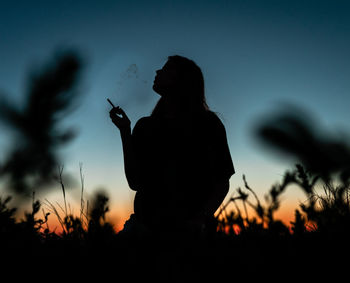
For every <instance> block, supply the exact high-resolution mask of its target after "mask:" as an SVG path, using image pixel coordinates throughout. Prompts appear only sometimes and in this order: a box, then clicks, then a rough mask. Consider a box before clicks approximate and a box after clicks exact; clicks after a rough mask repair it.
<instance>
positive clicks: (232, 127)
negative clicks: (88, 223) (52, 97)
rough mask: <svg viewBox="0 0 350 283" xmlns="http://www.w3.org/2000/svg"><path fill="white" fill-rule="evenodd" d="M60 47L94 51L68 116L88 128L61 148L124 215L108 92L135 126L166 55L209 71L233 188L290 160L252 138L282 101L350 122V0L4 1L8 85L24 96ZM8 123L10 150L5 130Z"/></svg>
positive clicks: (0, 76) (126, 193)
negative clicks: (31, 76)
mask: <svg viewBox="0 0 350 283" xmlns="http://www.w3.org/2000/svg"><path fill="white" fill-rule="evenodd" d="M62 47H74V48H76V49H78V50H80V51H81V52H82V54H83V56H84V58H85V59H86V62H85V68H84V70H83V78H82V81H81V84H80V88H81V92H82V93H83V99H82V102H81V105H80V107H79V108H78V109H77V110H76V112H75V113H73V114H72V115H71V116H69V117H67V120H65V122H64V123H65V124H66V125H68V126H69V125H72V126H75V127H76V128H77V129H78V130H79V136H78V138H76V139H75V140H74V142H72V143H71V144H70V145H69V146H68V147H67V148H65V149H64V150H63V154H64V157H65V170H67V171H68V172H70V173H72V174H73V175H75V176H76V178H77V179H78V178H79V162H82V163H83V169H84V175H85V186H86V191H87V194H88V193H91V192H92V191H93V190H94V189H96V188H98V187H103V188H105V190H106V191H107V192H108V193H109V195H110V198H111V211H112V214H113V215H118V216H119V222H123V221H124V220H125V218H126V217H127V216H128V214H130V213H131V212H132V202H133V196H134V194H133V193H132V192H131V191H130V190H129V189H128V186H127V183H126V180H125V177H124V172H123V163H122V161H123V160H122V151H121V141H120V137H119V132H118V130H117V129H116V128H115V127H114V125H112V124H111V122H110V121H109V117H108V110H109V109H110V107H109V105H108V104H107V102H106V98H107V97H109V98H110V99H111V100H112V101H113V102H114V103H115V104H116V105H118V104H119V105H120V106H121V107H123V108H124V110H125V111H126V112H127V114H128V115H129V117H130V119H131V120H132V125H134V124H135V122H136V121H137V119H139V118H140V117H142V116H145V115H148V114H149V113H150V111H151V110H152V108H153V106H154V105H155V103H156V101H157V100H158V96H157V94H156V93H154V92H153V91H152V82H153V79H154V75H155V71H156V70H157V69H158V68H161V67H162V65H163V64H164V63H165V61H166V58H167V56H169V55H174V54H179V55H183V56H186V57H188V58H190V59H193V60H194V61H195V62H196V63H197V64H198V65H199V66H200V67H201V69H202V71H203V74H204V78H205V84H206V96H207V100H208V104H209V106H210V107H211V108H212V110H214V111H217V112H219V113H220V117H221V118H222V120H223V122H224V124H225V126H226V130H227V136H228V142H229V146H230V149H231V155H232V158H233V161H234V164H235V167H236V174H235V175H234V176H233V177H232V178H231V180H230V182H231V189H230V190H231V192H233V191H234V190H235V188H237V187H238V186H242V185H243V182H242V174H246V176H247V179H248V182H249V183H250V185H251V187H252V188H254V189H255V190H256V191H257V192H258V194H259V195H261V196H263V194H264V193H265V192H267V190H268V189H269V187H270V185H271V184H272V183H274V182H276V181H279V180H280V179H281V176H282V175H283V173H284V171H285V169H287V168H291V164H289V163H287V162H285V161H283V160H281V159H279V158H277V157H276V156H274V155H271V153H270V152H266V151H265V150H264V149H263V148H262V147H260V146H258V145H257V143H256V142H255V140H254V138H253V136H252V134H251V131H252V126H253V125H254V122H256V121H257V120H258V119H260V118H261V117H263V116H264V115H266V114H268V113H270V112H271V111H275V110H277V109H278V108H279V107H281V105H280V103H281V102H286V101H287V102H292V103H296V104H297V105H301V106H303V107H305V108H306V109H307V110H310V111H311V112H312V113H313V114H315V116H316V117H317V118H318V119H319V120H320V122H321V123H322V124H323V125H324V126H325V127H326V129H329V130H332V131H334V129H335V130H336V131H337V130H343V131H346V132H349V130H350V129H349V127H350V126H349V125H348V124H347V122H348V121H349V120H350V111H349V105H350V95H349V93H350V92H349V90H350V80H349V78H350V56H349V50H350V48H349V47H350V2H349V1H337V0H328V1H321V0H317V1H316V0H310V1H305V0H304V1H300V0H293V1H277V0H275V1H272V0H264V1H259V0H255V1H249V0H246V1H243V0H239V1H234V0H231V1H222V0H216V1H191V0H184V1H168V0H165V1H160V0H159V1H138V0H134V1H103V0H99V1H86V0H85V1H63V0H60V1H4V0H3V1H1V2H0V91H1V93H5V94H6V95H8V96H11V98H12V99H13V100H14V101H16V102H18V103H21V99H23V94H24V92H25V89H26V78H27V75H28V73H29V71H30V70H31V69H32V68H33V67H35V66H40V64H42V63H45V62H46V61H47V60H48V59H50V56H51V55H52V54H53V52H54V51H55V50H57V48H62ZM2 95H3V94H2ZM1 130H2V132H1V136H0V146H1V147H2V148H4V147H5V148H6V146H7V145H8V135H7V133H6V132H4V129H3V128H1ZM3 156H4V152H1V153H0V158H3ZM56 191H57V194H58V193H59V190H58V189H57V190H56ZM71 192H72V200H71V202H72V204H73V205H74V203H75V202H76V203H79V201H78V195H79V190H78V188H76V189H74V190H73V189H72V191H71ZM231 192H230V194H231ZM57 197H58V196H55V193H53V194H52V195H51V196H48V198H49V199H55V198H57ZM59 197H61V196H59ZM298 200H303V195H302V194H300V192H299V191H298V190H296V189H291V190H290V191H289V192H287V193H286V195H285V196H284V202H283V203H282V206H283V204H285V206H286V207H293V205H294V204H295V206H296V204H297V201H298ZM291 214H293V211H291Z"/></svg>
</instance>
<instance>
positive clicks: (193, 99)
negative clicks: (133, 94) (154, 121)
mask: <svg viewBox="0 0 350 283" xmlns="http://www.w3.org/2000/svg"><path fill="white" fill-rule="evenodd" d="M156 73H157V75H156V77H155V79H154V84H153V90H154V91H155V92H157V93H158V94H159V95H160V96H161V97H162V99H168V98H169V99H171V100H173V101H176V102H179V103H181V104H182V105H185V106H191V108H193V107H195V108H203V109H206V110H207V109H208V106H207V104H206V101H205V94H204V79H203V74H202V71H201V69H200V68H199V67H198V66H197V64H196V63H195V62H193V61H192V60H190V59H187V58H185V57H182V56H179V55H174V56H169V57H168V61H167V62H166V64H165V65H164V66H163V68H162V69H160V70H157V71H156Z"/></svg>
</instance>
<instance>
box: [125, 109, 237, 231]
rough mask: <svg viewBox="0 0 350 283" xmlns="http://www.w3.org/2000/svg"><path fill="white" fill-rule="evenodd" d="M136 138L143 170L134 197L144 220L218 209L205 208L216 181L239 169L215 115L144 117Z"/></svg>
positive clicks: (179, 219)
mask: <svg viewBox="0 0 350 283" xmlns="http://www.w3.org/2000/svg"><path fill="white" fill-rule="evenodd" d="M132 137H133V142H134V145H135V150H136V152H137V155H138V156H139V161H140V167H139V168H142V169H141V170H140V180H142V181H141V185H140V189H139V190H138V192H137V194H136V197H135V213H136V215H137V216H139V217H140V218H141V219H142V221H144V222H146V223H151V224H152V225H158V226H159V225H163V224H165V225H166V224H167V223H160V222H163V221H172V222H174V221H175V222H183V221H186V220H188V219H190V218H192V217H196V216H197V215H198V214H200V213H208V214H213V213H214V212H215V211H208V210H207V209H206V207H205V204H206V202H207V199H208V198H209V197H210V195H211V194H212V193H214V192H213V190H215V186H214V183H215V181H216V180H218V179H223V178H226V179H227V178H229V177H230V176H231V175H232V174H233V173H234V169H233V165H232V160H231V157H230V153H229V149H228V146H227V141H226V133H225V129H224V126H223V124H222V123H221V121H220V119H219V118H218V117H217V116H216V115H215V114H214V113H212V112H210V111H205V112H203V113H202V114H201V115H198V116H196V117H192V118H186V119H184V118H173V119H166V118H155V117H152V116H150V117H145V118H142V119H140V120H139V122H138V123H137V124H136V125H135V128H134V130H133V134H132Z"/></svg>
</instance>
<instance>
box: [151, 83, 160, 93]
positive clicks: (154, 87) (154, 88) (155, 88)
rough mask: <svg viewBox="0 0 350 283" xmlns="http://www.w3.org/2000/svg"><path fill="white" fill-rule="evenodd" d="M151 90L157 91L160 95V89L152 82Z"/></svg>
mask: <svg viewBox="0 0 350 283" xmlns="http://www.w3.org/2000/svg"><path fill="white" fill-rule="evenodd" d="M152 88H153V90H154V91H155V92H156V93H158V94H159V95H160V96H162V91H161V90H160V89H159V87H158V86H157V85H156V84H153V87H152Z"/></svg>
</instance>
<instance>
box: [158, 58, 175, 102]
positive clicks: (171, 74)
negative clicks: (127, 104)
mask: <svg viewBox="0 0 350 283" xmlns="http://www.w3.org/2000/svg"><path fill="white" fill-rule="evenodd" d="M177 84H178V71H177V68H176V65H175V64H174V63H172V62H170V61H168V62H167V63H166V64H165V65H164V66H163V68H162V69H160V70H157V71H156V77H155V79H154V82H153V90H154V91H155V92H156V93H158V94H159V95H160V96H163V95H167V94H169V93H172V92H175V91H176V88H177V87H178V85H177Z"/></svg>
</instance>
